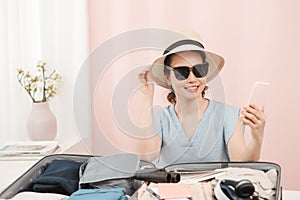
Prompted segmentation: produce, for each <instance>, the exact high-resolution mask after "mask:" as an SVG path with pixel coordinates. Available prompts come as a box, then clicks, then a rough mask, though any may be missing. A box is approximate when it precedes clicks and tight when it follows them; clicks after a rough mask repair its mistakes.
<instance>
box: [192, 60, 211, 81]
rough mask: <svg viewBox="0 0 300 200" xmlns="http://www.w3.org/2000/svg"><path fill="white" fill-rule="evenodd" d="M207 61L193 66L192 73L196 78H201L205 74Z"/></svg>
mask: <svg viewBox="0 0 300 200" xmlns="http://www.w3.org/2000/svg"><path fill="white" fill-rule="evenodd" d="M207 72H208V63H201V64H198V65H195V66H194V67H193V73H194V75H195V76H196V77H197V78H202V77H204V76H206V75H207Z"/></svg>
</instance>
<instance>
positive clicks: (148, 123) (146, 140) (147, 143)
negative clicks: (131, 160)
mask: <svg viewBox="0 0 300 200" xmlns="http://www.w3.org/2000/svg"><path fill="white" fill-rule="evenodd" d="M138 78H139V81H140V83H141V87H140V88H139V92H140V94H141V101H140V102H139V105H138V106H139V115H138V116H139V118H138V125H139V126H140V127H141V128H145V127H147V128H145V129H141V130H143V131H141V133H140V134H141V139H140V140H139V143H138V145H137V150H138V152H140V153H141V159H142V160H145V161H149V162H152V161H153V160H155V159H156V158H157V156H158V154H159V150H160V147H161V139H160V137H159V135H157V134H156V133H155V128H154V124H153V117H152V107H153V96H154V84H153V82H152V81H151V79H150V74H149V69H148V68H147V69H145V70H143V71H142V72H141V73H140V74H139V75H138Z"/></svg>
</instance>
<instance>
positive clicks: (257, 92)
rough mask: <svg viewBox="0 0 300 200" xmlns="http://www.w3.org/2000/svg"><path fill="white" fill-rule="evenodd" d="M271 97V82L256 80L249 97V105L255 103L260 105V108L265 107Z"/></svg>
mask: <svg viewBox="0 0 300 200" xmlns="http://www.w3.org/2000/svg"><path fill="white" fill-rule="evenodd" d="M269 98H270V83H269V82H261V81H256V82H255V83H254V84H253V87H252V89H251V93H250V96H249V99H248V105H249V104H254V105H256V106H258V107H259V108H260V109H262V107H264V106H265V105H266V103H267V101H268V99H269Z"/></svg>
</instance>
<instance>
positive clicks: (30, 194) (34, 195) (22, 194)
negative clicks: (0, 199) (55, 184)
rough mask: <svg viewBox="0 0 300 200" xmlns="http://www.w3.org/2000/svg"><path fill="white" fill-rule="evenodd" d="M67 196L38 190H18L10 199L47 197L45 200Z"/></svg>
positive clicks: (63, 198) (20, 199) (28, 199)
mask: <svg viewBox="0 0 300 200" xmlns="http://www.w3.org/2000/svg"><path fill="white" fill-rule="evenodd" d="M67 198H68V196H65V195H62V194H53V193H38V192H20V193H18V194H17V195H15V196H14V197H13V198H12V199H11V200H34V199H39V200H40V199H47V200H66V199H67Z"/></svg>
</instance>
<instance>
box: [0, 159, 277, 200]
mask: <svg viewBox="0 0 300 200" xmlns="http://www.w3.org/2000/svg"><path fill="white" fill-rule="evenodd" d="M91 157H93V156H91V155H71V154H56V155H49V156H46V157H44V158H42V159H41V160H40V161H38V162H37V163H36V164H35V165H34V166H32V167H31V168H30V169H29V170H28V171H27V172H25V173H24V174H23V175H22V176H20V177H19V178H18V179H17V180H15V181H14V182H13V183H12V184H11V185H9V186H8V187H7V188H6V189H5V190H3V191H2V193H1V194H0V198H3V199H9V198H12V197H14V196H15V195H16V194H17V193H18V192H20V191H24V189H26V187H28V185H30V184H31V182H32V180H33V179H35V178H36V177H38V176H40V175H41V174H42V173H43V172H44V170H45V168H46V167H47V166H48V164H49V163H51V162H52V161H54V160H70V161H75V162H79V163H85V162H86V161H87V160H88V159H89V158H91ZM143 168H153V169H155V166H154V165H153V164H152V163H149V162H145V161H141V162H140V169H143ZM226 168H250V169H256V170H262V171H264V172H266V171H268V170H271V169H274V170H275V171H276V172H277V177H276V194H275V198H274V199H276V200H279V199H281V187H280V176H281V168H280V166H279V165H278V164H275V163H270V162H247V163H246V162H209V163H207V162H206V163H186V164H176V165H170V166H167V167H166V168H164V169H163V171H166V172H170V173H174V172H176V173H178V174H182V175H183V174H184V173H187V172H191V173H194V172H196V171H199V172H202V171H203V172H205V171H213V170H220V169H226ZM142 183H143V182H140V183H139V185H142ZM137 193H138V191H137V192H135V193H134V194H133V195H132V198H131V199H132V200H135V199H138V198H137V196H138V195H137Z"/></svg>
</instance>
